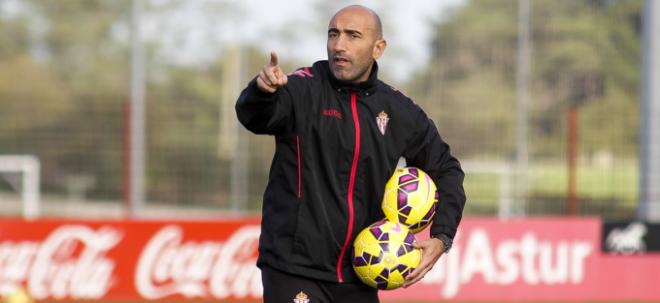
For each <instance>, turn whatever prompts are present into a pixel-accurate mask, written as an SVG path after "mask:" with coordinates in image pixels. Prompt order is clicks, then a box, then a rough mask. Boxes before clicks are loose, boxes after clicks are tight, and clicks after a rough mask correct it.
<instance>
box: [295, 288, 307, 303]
mask: <svg viewBox="0 0 660 303" xmlns="http://www.w3.org/2000/svg"><path fill="white" fill-rule="evenodd" d="M293 303H309V299H308V297H307V294H306V293H304V292H302V291H301V292H299V293H298V294H297V295H296V297H295V298H294V299H293Z"/></svg>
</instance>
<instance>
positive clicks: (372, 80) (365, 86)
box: [315, 60, 378, 93]
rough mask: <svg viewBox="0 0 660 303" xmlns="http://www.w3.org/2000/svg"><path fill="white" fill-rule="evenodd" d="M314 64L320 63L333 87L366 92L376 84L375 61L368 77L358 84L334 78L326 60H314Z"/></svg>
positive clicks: (372, 89) (376, 69)
mask: <svg viewBox="0 0 660 303" xmlns="http://www.w3.org/2000/svg"><path fill="white" fill-rule="evenodd" d="M316 64H318V65H320V66H321V68H322V70H324V72H325V74H326V75H327V77H328V79H330V84H331V85H332V87H333V88H334V89H337V90H346V91H358V92H367V93H370V92H373V91H375V90H376V86H377V84H378V62H376V61H374V65H373V66H372V68H371V73H370V74H369V78H368V79H367V81H364V82H362V83H359V84H353V83H348V82H344V81H341V80H339V79H337V78H335V75H334V74H332V71H330V65H329V63H328V60H322V61H318V62H316ZM316 64H315V65H316Z"/></svg>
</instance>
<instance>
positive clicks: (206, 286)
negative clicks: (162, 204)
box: [135, 225, 263, 299]
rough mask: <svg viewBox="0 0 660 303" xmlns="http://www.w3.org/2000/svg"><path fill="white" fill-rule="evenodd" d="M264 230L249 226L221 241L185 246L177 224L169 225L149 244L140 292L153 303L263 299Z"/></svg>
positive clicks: (141, 264)
mask: <svg viewBox="0 0 660 303" xmlns="http://www.w3.org/2000/svg"><path fill="white" fill-rule="evenodd" d="M259 233H260V230H259V227H258V226H255V225H247V226H245V227H242V228H241V229H239V230H237V231H236V232H235V233H233V234H232V235H231V236H230V237H229V238H228V239H227V240H226V241H225V242H224V243H223V242H221V241H184V240H183V238H184V235H183V230H182V229H181V227H179V226H177V225H169V226H165V227H163V228H162V229H160V230H159V231H158V232H156V233H155V234H154V235H153V237H152V238H151V239H150V240H149V242H148V243H147V244H146V246H145V247H144V249H143V250H142V253H141V255H140V258H139V260H138V263H137V266H136V271H135V288H136V289H137V291H138V293H139V294H140V295H141V296H143V297H144V298H147V299H160V298H164V297H168V296H172V295H177V294H178V295H182V296H184V297H187V298H194V297H213V298H217V299H223V298H228V297H230V296H231V297H234V298H245V297H253V298H259V297H261V295H262V292H263V289H262V286H261V274H260V271H259V269H258V268H257V267H256V265H255V263H256V256H257V254H256V252H257V246H258V240H259Z"/></svg>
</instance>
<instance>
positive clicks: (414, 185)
mask: <svg viewBox="0 0 660 303" xmlns="http://www.w3.org/2000/svg"><path fill="white" fill-rule="evenodd" d="M418 185H419V182H417V181H415V182H410V183H408V184H404V185H402V186H401V187H400V188H401V189H403V190H404V191H405V192H407V193H411V192H414V191H416V190H417V186H418Z"/></svg>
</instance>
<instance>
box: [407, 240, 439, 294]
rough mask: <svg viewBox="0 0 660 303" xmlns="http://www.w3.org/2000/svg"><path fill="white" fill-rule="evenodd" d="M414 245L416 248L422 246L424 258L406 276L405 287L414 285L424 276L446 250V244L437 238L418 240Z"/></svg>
mask: <svg viewBox="0 0 660 303" xmlns="http://www.w3.org/2000/svg"><path fill="white" fill-rule="evenodd" d="M413 245H414V246H415V248H420V249H421V250H422V260H421V261H420V262H419V266H417V268H415V270H413V272H411V273H410V274H409V275H408V276H407V277H406V280H405V282H404V283H403V287H404V288H405V287H408V286H410V285H413V284H415V283H417V282H418V281H419V280H421V279H422V278H424V276H425V275H426V273H427V272H429V270H431V268H433V265H435V262H438V259H440V256H442V253H444V252H445V245H444V244H443V243H442V241H440V240H438V239H435V238H431V239H428V240H420V241H416V242H415V243H414V244H413Z"/></svg>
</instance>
